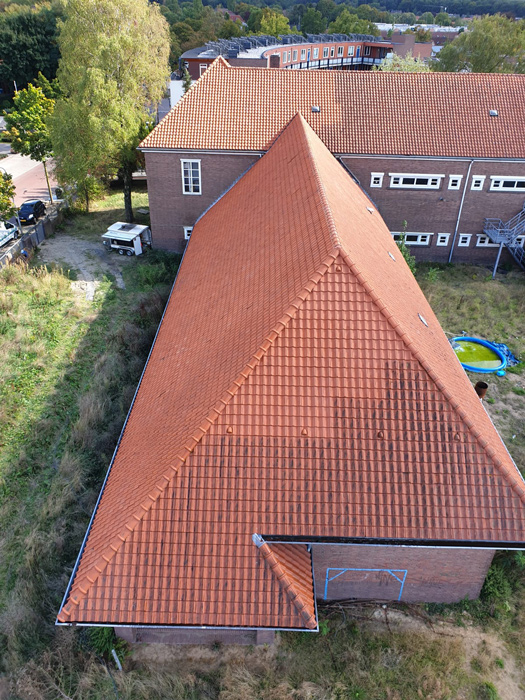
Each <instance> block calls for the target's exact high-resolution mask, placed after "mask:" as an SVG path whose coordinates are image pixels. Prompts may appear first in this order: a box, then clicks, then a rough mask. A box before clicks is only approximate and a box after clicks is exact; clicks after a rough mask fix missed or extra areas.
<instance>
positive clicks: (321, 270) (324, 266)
mask: <svg viewBox="0 0 525 700" xmlns="http://www.w3.org/2000/svg"><path fill="white" fill-rule="evenodd" d="M337 256H338V250H337V249H334V250H333V251H331V252H330V253H329V254H328V255H327V256H326V257H325V258H324V260H323V261H322V263H321V264H320V265H319V266H318V268H317V269H316V270H315V272H314V273H313V274H312V275H311V276H310V277H309V279H308V281H307V282H306V283H305V285H304V287H303V288H302V290H301V291H300V292H299V294H298V295H297V296H296V297H295V299H294V300H293V301H292V302H291V303H290V304H289V305H288V307H287V308H286V309H285V311H284V313H283V315H282V316H281V318H280V319H279V320H278V321H277V323H276V324H275V325H274V326H273V327H272V328H271V330H270V332H269V333H268V334H267V335H266V336H265V338H264V339H263V341H262V343H261V344H260V345H259V347H258V348H257V350H256V351H255V352H254V353H253V355H252V356H251V357H250V359H249V360H248V362H247V363H246V365H245V366H244V367H243V369H242V370H241V372H240V373H239V374H238V376H237V377H236V378H235V379H234V381H233V382H232V383H231V384H230V386H229V387H228V388H227V389H226V390H225V391H224V392H223V394H222V395H221V396H220V398H219V399H218V400H217V402H216V403H215V404H214V405H213V407H212V408H211V409H210V410H209V412H208V413H207V415H206V416H205V417H204V419H203V420H202V422H201V423H200V425H199V427H198V428H197V430H195V431H194V432H193V433H192V435H191V436H190V437H189V438H188V440H187V441H186V442H185V444H184V446H183V448H182V449H181V450H180V451H179V453H178V454H177V455H176V457H175V463H176V464H175V465H173V466H171V467H169V469H168V470H167V471H166V472H164V473H163V474H162V475H161V476H160V477H159V480H158V481H157V483H156V484H155V486H154V488H153V489H152V490H151V491H150V493H148V494H147V495H146V497H145V500H144V501H143V502H142V503H141V504H140V506H139V509H138V510H136V511H135V512H134V513H132V514H131V516H130V517H129V518H128V520H127V521H126V522H125V523H124V525H123V527H122V530H121V532H119V533H117V535H115V537H114V538H113V539H112V541H111V542H110V543H109V544H108V545H107V546H106V547H105V549H104V550H103V551H102V552H101V554H100V556H99V557H98V559H97V560H96V561H95V562H93V564H92V565H91V568H90V570H89V571H88V572H87V573H86V574H85V575H84V577H83V578H82V579H81V580H80V581H76V585H77V586H78V587H79V589H80V591H81V592H82V593H83V594H84V595H86V594H87V592H88V590H89V588H90V586H91V585H92V584H93V583H95V581H96V580H97V579H98V577H99V575H100V574H102V573H103V571H104V570H105V568H106V567H107V565H108V564H109V563H110V562H111V560H112V559H113V557H114V556H115V554H117V553H118V551H119V548H120V546H121V545H122V544H124V543H125V542H126V541H127V538H128V537H129V536H130V535H131V534H132V533H133V532H134V530H135V528H136V527H137V525H138V524H139V523H140V522H141V521H142V519H143V518H144V516H145V515H146V514H147V513H148V512H149V510H150V509H151V508H152V506H153V505H154V503H156V501H157V500H158V498H159V497H160V496H161V495H162V494H163V493H164V490H165V488H166V487H167V486H168V485H169V483H170V482H171V480H172V478H173V477H174V476H175V475H176V473H177V472H178V470H179V469H180V467H181V466H182V465H183V464H184V462H185V461H186V459H187V458H188V456H189V455H190V454H191V453H192V451H193V450H194V448H195V446H196V445H197V444H198V443H199V442H200V441H201V440H202V438H203V437H204V435H205V434H206V433H207V432H208V430H209V429H210V427H211V426H212V425H213V424H214V423H215V421H216V420H217V419H218V418H219V416H220V415H221V414H222V412H223V411H224V409H225V408H226V406H227V405H228V404H229V402H230V401H231V399H232V398H233V397H234V396H235V394H236V393H237V391H238V390H239V388H240V387H241V386H242V385H243V384H244V382H245V381H246V379H247V378H248V377H249V376H250V375H251V373H252V372H253V371H254V369H255V368H256V367H257V365H258V364H259V362H260V361H261V360H262V358H263V357H264V356H265V355H266V353H267V352H268V350H269V349H270V348H271V346H272V345H273V343H274V342H275V340H276V339H277V338H278V337H279V336H280V334H281V333H282V331H283V330H284V329H285V328H286V326H287V325H288V323H289V322H290V321H291V320H292V318H293V317H294V316H295V314H296V313H297V311H298V310H299V309H300V307H301V306H302V304H303V303H304V301H305V300H306V299H307V298H308V297H309V296H310V294H311V293H312V291H313V289H314V288H315V287H316V285H317V284H318V282H319V281H320V280H321V279H322V278H323V277H324V275H325V273H326V272H327V271H328V270H329V269H330V267H331V266H332V265H333V264H334V262H335V260H336V258H337ZM126 530H127V532H125V531H126ZM119 540H120V542H119ZM93 570H95V571H96V572H97V573H96V574H93ZM86 580H87V581H89V583H87V582H85V581H86ZM72 603H73V604H75V605H76V604H77V603H76V602H75V601H73V600H72V598H71V597H70V599H69V600H68V602H67V604H66V605H65V606H64V608H63V609H62V610H61V611H60V615H59V619H61V618H62V617H63V615H62V613H63V612H64V611H66V609H67V608H68V607H69V606H70V605H71V604H72ZM66 614H67V612H66Z"/></svg>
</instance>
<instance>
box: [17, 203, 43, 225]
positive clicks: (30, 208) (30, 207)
mask: <svg viewBox="0 0 525 700" xmlns="http://www.w3.org/2000/svg"><path fill="white" fill-rule="evenodd" d="M45 213H46V205H45V204H44V202H42V201H41V200H40V199H28V200H27V202H24V203H23V204H22V206H21V207H20V210H19V212H18V216H19V218H20V223H21V224H34V223H36V221H37V219H39V218H40V217H41V216H44V214H45Z"/></svg>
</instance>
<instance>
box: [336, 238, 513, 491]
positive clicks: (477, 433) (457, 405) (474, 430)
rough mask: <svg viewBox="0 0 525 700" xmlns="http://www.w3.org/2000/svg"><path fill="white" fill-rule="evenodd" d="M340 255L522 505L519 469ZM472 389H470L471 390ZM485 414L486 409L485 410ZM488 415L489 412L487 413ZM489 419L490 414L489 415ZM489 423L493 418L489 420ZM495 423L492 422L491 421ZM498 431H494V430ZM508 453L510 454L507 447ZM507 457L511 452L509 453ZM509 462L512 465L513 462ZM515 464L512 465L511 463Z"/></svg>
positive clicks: (357, 271) (357, 273)
mask: <svg viewBox="0 0 525 700" xmlns="http://www.w3.org/2000/svg"><path fill="white" fill-rule="evenodd" d="M341 256H342V258H343V259H344V261H345V262H346V264H347V265H348V267H349V268H350V270H351V272H352V273H353V274H354V275H355V277H356V279H357V280H358V282H359V283H360V284H361V285H362V287H363V288H364V289H365V291H366V293H367V294H368V295H369V296H370V298H371V299H372V301H373V302H374V303H375V304H376V306H377V307H378V309H379V310H380V312H381V314H382V315H383V316H384V317H385V319H386V320H387V322H388V323H389V325H390V326H391V328H392V329H393V330H394V331H395V332H396V334H397V335H398V336H399V338H400V339H401V341H402V342H403V343H404V345H405V346H406V347H407V348H408V350H410V352H411V353H412V355H413V356H414V357H415V359H416V360H417V361H418V362H419V363H420V365H421V366H422V367H423V369H424V370H425V372H426V373H427V374H428V375H429V377H430V378H431V379H432V381H433V382H434V384H435V385H436V386H437V388H438V389H439V390H440V391H441V393H442V394H443V395H444V397H445V398H446V399H447V401H448V403H449V404H450V405H451V406H452V408H453V409H454V410H455V411H456V412H457V414H458V415H459V417H460V418H461V420H462V421H463V423H464V424H465V425H466V426H467V428H468V430H469V432H470V433H471V435H473V436H474V438H475V439H476V441H477V442H478V444H479V445H480V447H481V448H482V449H483V451H484V452H485V453H486V454H488V455H489V457H490V458H491V459H492V460H493V462H494V465H495V467H496V468H497V469H498V471H499V473H500V474H501V475H502V476H503V478H504V479H505V481H507V483H509V486H510V488H511V489H512V490H513V492H514V493H515V494H516V495H517V496H518V497H519V499H520V500H521V501H522V503H523V504H524V505H525V490H524V488H523V487H524V480H523V479H522V478H521V477H520V475H519V472H518V470H517V467H516V473H515V474H512V473H509V472H508V470H507V469H506V468H505V465H504V464H503V463H502V462H501V460H500V458H499V457H498V454H497V452H496V450H495V449H494V448H493V447H492V446H491V445H489V443H488V441H487V440H486V439H485V438H483V435H482V432H481V430H480V429H479V428H478V427H476V424H475V421H473V420H472V419H471V418H470V416H469V415H468V413H467V412H466V411H465V410H464V408H463V407H462V405H461V402H460V401H458V399H457V398H456V397H455V396H454V394H453V393H452V392H451V391H450V390H449V389H448V388H447V385H446V384H445V382H443V381H442V379H441V378H440V376H439V375H438V374H437V372H436V371H435V370H434V368H433V367H432V365H431V364H430V363H429V362H428V360H427V359H426V358H425V357H424V355H423V354H422V353H421V351H420V350H419V348H418V347H417V345H416V343H415V342H414V340H413V339H412V337H411V336H410V334H409V332H408V331H407V330H406V329H405V328H404V327H403V324H402V323H401V321H399V320H398V319H397V318H396V317H395V315H394V314H393V312H392V311H390V309H389V307H388V304H386V303H385V302H384V301H383V299H382V298H381V297H380V296H379V294H378V293H377V292H376V291H375V289H374V287H373V286H372V285H371V284H370V282H369V281H368V280H367V279H366V277H364V276H363V274H362V273H361V271H360V270H359V269H358V268H357V266H356V265H355V263H354V262H353V261H352V260H351V258H350V256H349V255H348V253H347V252H346V251H345V250H344V247H342V248H341ZM472 391H473V389H472ZM485 413H486V411H485ZM487 415H488V414H487ZM489 420H490V416H489ZM491 423H492V421H491ZM493 425H494V424H493ZM494 430H496V427H495V426H494ZM496 432H497V430H496ZM507 454H509V452H508V450H507ZM509 457H510V454H509ZM511 461H512V463H513V464H514V461H513V460H512V457H511ZM514 466H515V465H514Z"/></svg>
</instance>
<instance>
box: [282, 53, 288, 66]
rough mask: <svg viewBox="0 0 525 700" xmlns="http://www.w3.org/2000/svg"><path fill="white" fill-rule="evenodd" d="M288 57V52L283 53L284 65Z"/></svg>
mask: <svg viewBox="0 0 525 700" xmlns="http://www.w3.org/2000/svg"><path fill="white" fill-rule="evenodd" d="M287 56H288V51H285V52H284V53H283V63H286V57H287Z"/></svg>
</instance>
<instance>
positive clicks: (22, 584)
mask: <svg viewBox="0 0 525 700" xmlns="http://www.w3.org/2000/svg"><path fill="white" fill-rule="evenodd" d="M111 218H112V219H113V218H114V217H113V216H111ZM177 262H178V258H177V257H176V256H169V255H166V254H164V255H162V254H158V253H157V254H154V255H151V256H150V257H149V258H148V257H145V258H144V259H141V260H140V265H139V264H137V262H135V264H133V265H130V266H129V269H128V270H127V272H126V274H127V277H128V280H129V288H128V289H126V290H120V289H117V288H115V287H114V286H113V285H112V284H111V282H110V281H109V280H107V279H106V280H104V281H103V282H102V284H101V285H100V287H99V288H98V289H97V294H96V296H95V300H94V302H87V301H86V300H85V299H83V298H79V297H75V296H74V295H73V292H72V291H71V288H70V281H69V280H68V279H67V277H65V276H64V275H63V274H62V273H61V271H60V270H52V271H49V270H47V269H45V268H40V267H36V268H31V267H29V268H28V267H27V266H26V265H25V264H20V265H15V266H10V267H7V268H4V270H2V271H1V272H0V283H1V285H2V292H1V293H0V328H1V329H2V330H1V334H0V352H1V353H2V359H3V362H2V369H1V372H2V384H1V386H2V389H1V391H2V394H1V398H2V402H1V405H2V412H1V414H0V435H1V438H0V442H1V451H0V489H1V490H0V533H1V534H0V630H1V632H0V657H1V663H2V666H3V668H4V669H9V668H15V667H17V666H18V665H19V664H20V663H22V662H23V661H24V660H26V659H28V658H31V657H32V656H34V655H35V654H36V653H38V652H39V651H41V650H42V649H44V648H45V645H46V644H48V643H50V642H51V640H52V639H53V638H54V636H55V634H56V633H55V628H54V619H55V616H56V612H57V609H58V606H59V603H60V600H61V597H62V595H63V593H64V590H65V587H66V585H67V580H68V578H69V574H70V572H71V569H72V566H73V563H74V561H75V558H76V556H77V554H78V549H79V547H80V544H81V541H82V538H83V535H84V532H85V529H86V526H87V523H88V520H89V517H90V513H91V511H92V508H93V505H94V502H95V499H96V496H97V494H98V490H99V488H100V484H101V481H102V478H103V475H104V473H105V470H106V469H107V466H108V464H109V461H110V459H111V455H112V452H113V449H114V447H115V444H116V441H117V438H118V434H119V432H120V429H121V427H122V424H123V420H124V418H125V415H126V412H127V410H128V408H129V405H130V402H131V399H132V397H133V394H134V391H135V388H136V384H137V381H138V378H139V376H140V373H141V371H142V368H143V365H144V361H145V359H146V357H147V354H148V351H149V349H150V346H151V342H152V340H153V337H154V333H155V331H156V328H157V325H158V322H159V320H160V317H161V314H162V311H163V309H164V305H165V301H166V299H167V295H168V293H169V289H170V286H171V283H172V282H173V278H174V276H175V270H176V267H177ZM146 268H149V272H148V273H146V272H145V271H144V270H145V269H146Z"/></svg>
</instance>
